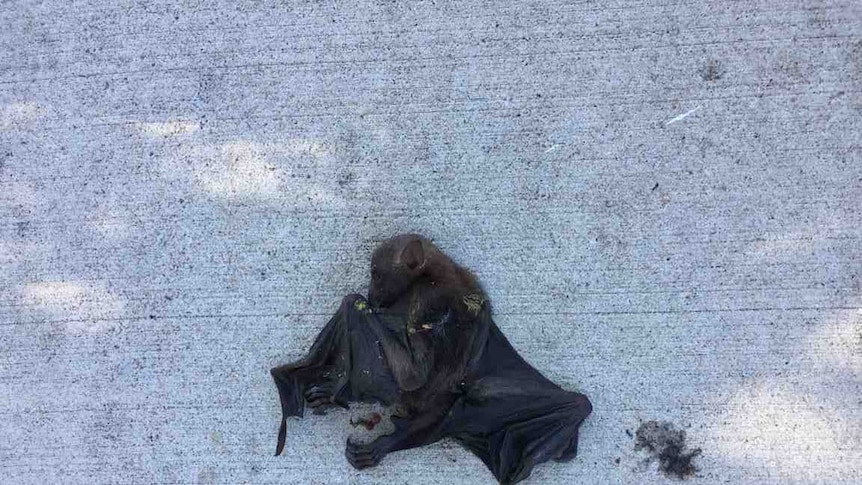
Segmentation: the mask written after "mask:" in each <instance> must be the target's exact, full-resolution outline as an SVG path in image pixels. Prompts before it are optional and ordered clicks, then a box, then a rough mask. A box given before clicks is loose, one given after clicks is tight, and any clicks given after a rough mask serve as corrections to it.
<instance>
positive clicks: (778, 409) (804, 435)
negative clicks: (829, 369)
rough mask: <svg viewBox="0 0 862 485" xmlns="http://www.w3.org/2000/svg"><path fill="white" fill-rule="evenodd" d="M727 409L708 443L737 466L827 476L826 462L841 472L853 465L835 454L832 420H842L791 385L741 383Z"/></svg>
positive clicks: (789, 474) (783, 475) (837, 450)
mask: <svg viewBox="0 0 862 485" xmlns="http://www.w3.org/2000/svg"><path fill="white" fill-rule="evenodd" d="M725 409H726V412H725V413H722V414H723V420H722V422H721V424H719V425H718V426H717V428H716V430H715V433H716V436H715V439H714V440H713V445H712V446H713V447H714V448H716V449H717V451H719V453H720V454H721V455H724V456H726V457H728V458H730V459H731V460H733V461H734V462H735V463H738V464H739V465H740V466H743V467H757V468H760V469H764V468H765V469H768V470H769V472H770V475H772V476H775V477H780V478H785V479H795V480H802V479H823V478H826V477H824V476H823V470H824V469H826V468H829V469H831V471H832V473H833V474H834V475H833V476H840V475H841V474H843V473H846V472H849V471H850V468H849V467H852V464H851V463H848V462H846V461H844V462H842V461H840V460H839V459H837V455H839V454H840V448H839V445H838V435H837V430H836V429H835V428H834V427H833V425H840V423H839V422H838V421H836V420H835V419H834V418H835V417H834V416H832V415H831V414H829V413H828V412H825V411H824V409H823V407H822V406H817V405H816V404H814V403H812V399H811V396H806V395H804V394H801V393H799V392H796V391H794V389H793V386H792V385H789V384H786V385H785V384H777V383H768V384H767V383H764V382H759V383H756V384H755V385H753V386H751V387H745V388H741V389H740V390H739V391H738V392H737V393H736V395H735V396H734V397H733V398H732V399H731V400H730V402H728V403H727V406H726V408H725ZM827 463H828V464H829V465H825V464H827Z"/></svg>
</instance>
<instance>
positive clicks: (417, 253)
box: [401, 239, 425, 271]
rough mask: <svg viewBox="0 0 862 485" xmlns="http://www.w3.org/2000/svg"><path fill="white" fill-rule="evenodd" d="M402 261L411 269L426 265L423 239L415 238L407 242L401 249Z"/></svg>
mask: <svg viewBox="0 0 862 485" xmlns="http://www.w3.org/2000/svg"><path fill="white" fill-rule="evenodd" d="M401 262H402V263H404V264H405V265H406V266H407V267H408V268H409V269H410V271H413V270H415V269H417V268H421V267H422V266H425V250H424V249H423V248H422V241H420V240H419V239H415V240H413V241H410V242H409V243H407V245H406V246H404V249H402V250H401Z"/></svg>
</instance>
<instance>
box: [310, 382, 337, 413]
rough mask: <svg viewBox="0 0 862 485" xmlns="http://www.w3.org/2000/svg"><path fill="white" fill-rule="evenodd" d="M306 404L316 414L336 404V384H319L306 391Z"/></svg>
mask: <svg viewBox="0 0 862 485" xmlns="http://www.w3.org/2000/svg"><path fill="white" fill-rule="evenodd" d="M305 402H307V403H308V407H310V408H311V409H312V410H313V411H314V412H315V413H317V411H318V410H320V411H323V410H324V409H326V408H328V407H332V406H333V405H334V404H335V384H334V383H325V384H318V385H316V386H313V387H311V388H310V389H308V390H307V391H305Z"/></svg>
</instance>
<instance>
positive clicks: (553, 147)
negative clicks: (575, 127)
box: [545, 145, 559, 153]
mask: <svg viewBox="0 0 862 485" xmlns="http://www.w3.org/2000/svg"><path fill="white" fill-rule="evenodd" d="M558 147H559V145H554V146H552V147H551V148H548V149H547V150H545V153H551V152H552V151H554V150H556V149H557V148H558Z"/></svg>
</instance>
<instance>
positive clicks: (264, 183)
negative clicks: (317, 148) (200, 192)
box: [200, 141, 280, 199]
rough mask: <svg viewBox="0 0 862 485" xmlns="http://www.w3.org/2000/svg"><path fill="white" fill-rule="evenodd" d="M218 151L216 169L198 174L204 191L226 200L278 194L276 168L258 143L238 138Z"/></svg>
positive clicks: (266, 196) (268, 196)
mask: <svg viewBox="0 0 862 485" xmlns="http://www.w3.org/2000/svg"><path fill="white" fill-rule="evenodd" d="M220 151H221V153H220V154H219V159H217V160H216V161H215V164H216V167H215V168H216V169H215V170H214V171H212V172H209V173H206V174H203V175H202V176H201V180H200V183H201V185H202V186H203V188H204V189H205V190H206V191H207V192H209V193H211V194H214V195H217V196H220V197H224V198H228V199H234V198H244V197H254V198H270V197H275V196H277V195H278V192H279V185H280V182H279V177H278V173H277V172H276V171H277V169H278V167H276V166H275V164H273V163H270V162H269V161H268V160H267V159H266V158H265V157H264V156H263V154H262V153H261V150H260V147H259V146H258V145H256V144H254V143H250V142H246V141H239V142H234V143H228V144H225V145H222V147H221V150H220Z"/></svg>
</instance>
